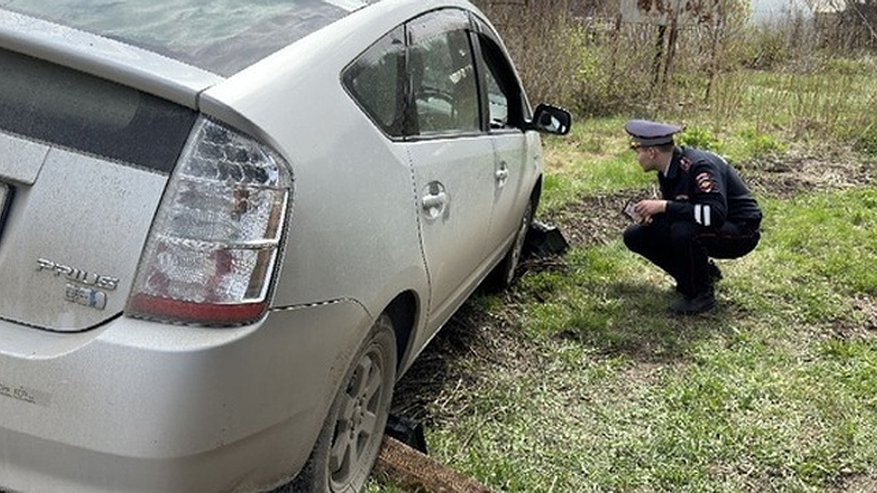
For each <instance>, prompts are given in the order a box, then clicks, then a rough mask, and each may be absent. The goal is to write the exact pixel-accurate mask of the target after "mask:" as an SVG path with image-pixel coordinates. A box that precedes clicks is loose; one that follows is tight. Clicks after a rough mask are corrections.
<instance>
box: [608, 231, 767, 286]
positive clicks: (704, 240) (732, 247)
mask: <svg viewBox="0 0 877 493" xmlns="http://www.w3.org/2000/svg"><path fill="white" fill-rule="evenodd" d="M760 238H761V234H760V233H759V230H758V224H736V223H731V222H725V223H724V224H723V225H722V227H721V228H719V229H707V228H704V227H702V226H700V225H698V224H696V223H694V222H691V221H670V220H669V219H668V218H667V217H666V216H664V215H659V216H655V217H654V221H653V222H652V223H651V224H648V225H640V224H634V225H631V226H629V227H628V228H627V229H626V230H625V231H624V244H625V245H627V248H629V249H630V250H631V251H633V252H636V253H638V254H640V255H642V256H643V257H645V258H647V259H649V260H650V261H651V262H652V263H653V264H655V265H657V266H658V267H660V268H661V269H663V270H664V271H665V272H666V273H668V274H670V275H671V276H672V277H673V278H674V279H676V285H677V288H678V290H679V292H680V293H682V295H683V296H685V297H687V298H693V297H694V296H697V295H699V294H702V293H705V292H707V291H709V290H711V289H712V282H711V280H710V276H709V269H708V262H709V257H713V258H740V257H742V256H744V255H746V254H747V253H749V252H751V251H752V250H753V249H754V248H755V246H756V245H758V240H759V239H760Z"/></svg>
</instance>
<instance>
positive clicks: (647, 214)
mask: <svg viewBox="0 0 877 493" xmlns="http://www.w3.org/2000/svg"><path fill="white" fill-rule="evenodd" d="M633 210H634V211H636V213H637V214H639V215H640V216H642V218H643V220H642V224H651V223H652V219H653V217H654V216H655V215H657V214H663V213H664V212H666V211H667V201H666V200H653V199H650V200H640V201H639V202H637V203H636V205H635V206H633Z"/></svg>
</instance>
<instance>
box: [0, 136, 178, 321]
mask: <svg viewBox="0 0 877 493" xmlns="http://www.w3.org/2000/svg"><path fill="white" fill-rule="evenodd" d="M0 135H2V134H0ZM2 138H7V139H8V138H10V137H9V136H3V137H2ZM24 148H25V149H33V147H32V146H24ZM36 149H40V150H39V152H36V151H32V152H31V154H32V155H31V156H29V158H30V159H29V160H28V161H18V162H19V163H22V164H18V165H14V164H13V166H14V167H16V168H29V169H30V170H31V171H33V170H35V169H39V178H38V179H37V180H35V181H34V183H33V184H32V185H31V186H19V187H16V193H15V198H14V199H15V202H14V204H13V206H12V207H11V208H10V211H9V215H8V216H7V218H6V224H5V225H4V228H3V232H2V235H3V236H2V242H0V285H2V286H16V289H14V290H6V291H5V292H4V294H3V296H0V319H6V320H11V321H16V322H20V323H25V324H28V325H33V326H38V327H44V328H47V329H50V330H55V331H79V330H84V329H88V328H90V327H92V326H95V325H97V324H99V323H101V322H103V321H104V320H106V319H108V318H110V317H114V316H116V315H118V314H119V313H121V311H122V309H123V308H124V307H125V303H126V301H127V296H128V292H129V291H130V288H131V283H132V282H133V278H134V272H135V270H136V268H137V264H138V260H139V258H140V252H141V251H142V249H143V244H144V242H145V241H146V234H147V233H148V231H149V225H150V224H151V223H152V217H153V215H154V214H155V209H156V207H157V206H158V201H159V199H160V198H161V194H162V191H163V190H164V186H165V183H166V182H167V177H166V176H164V175H161V174H159V173H156V172H152V171H147V170H142V169H138V168H134V167H130V166H123V165H119V164H116V163H112V162H108V161H106V160H104V159H101V158H98V157H95V156H87V155H84V154H82V153H78V152H72V151H68V150H65V149H60V148H51V149H48V150H46V154H45V156H43V157H41V156H40V155H41V154H42V152H43V151H42V147H39V146H38V147H37V148H36ZM16 157H21V156H16V155H15V154H13V155H0V170H5V169H6V163H12V162H14V161H15V158H16ZM38 160H41V166H39V167H38V166H37V165H36V163H37V161H38ZM0 174H9V173H8V172H6V173H4V172H3V171H0ZM83 202H86V203H87V204H88V207H85V208H82V207H78V206H76V205H77V204H81V203H83ZM98 277H106V278H107V279H109V278H112V279H114V280H117V281H112V282H111V284H112V289H109V288H110V287H111V286H110V283H102V282H100V280H99V279H98ZM98 284H104V285H103V286H100V285H98ZM104 288H107V289H104ZM92 293H93V295H94V296H100V297H101V299H95V300H93V301H94V303H92V306H88V303H89V300H85V299H77V296H79V297H82V296H88V295H90V294H92ZM83 303H85V304H83Z"/></svg>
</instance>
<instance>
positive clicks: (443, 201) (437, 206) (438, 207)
mask: <svg viewBox="0 0 877 493" xmlns="http://www.w3.org/2000/svg"><path fill="white" fill-rule="evenodd" d="M450 200H451V198H450V197H449V196H448V193H447V191H445V187H444V185H442V184H441V183H439V182H437V181H434V182H430V183H429V184H428V185H427V186H426V188H425V189H424V190H423V197H422V198H421V199H420V206H421V207H423V212H424V213H425V214H426V217H427V219H438V218H440V217H441V216H442V215H443V214H444V213H445V210H446V209H447V208H448V202H449V201H450Z"/></svg>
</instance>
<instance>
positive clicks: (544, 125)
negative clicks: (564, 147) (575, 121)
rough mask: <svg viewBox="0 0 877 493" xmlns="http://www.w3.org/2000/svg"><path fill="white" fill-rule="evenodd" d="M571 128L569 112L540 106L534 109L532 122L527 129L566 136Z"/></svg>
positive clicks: (549, 106)
mask: <svg viewBox="0 0 877 493" xmlns="http://www.w3.org/2000/svg"><path fill="white" fill-rule="evenodd" d="M571 127H572V115H570V114H569V111H566V110H565V109H562V108H558V107H557V106H551V105H549V104H540V105H539V106H537V107H536V111H535V112H534V113H533V120H532V121H531V122H530V124H529V125H528V126H527V129H528V130H536V131H538V132H543V133H548V134H555V135H566V134H568V133H569V130H570V128H571Z"/></svg>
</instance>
